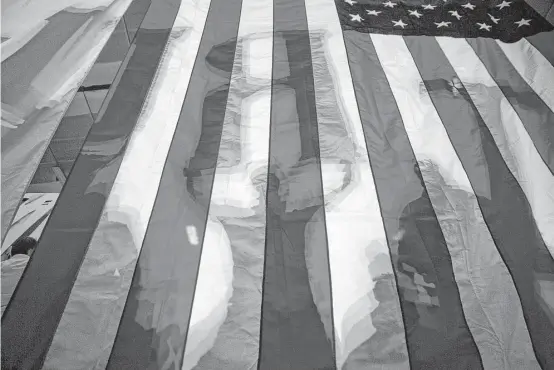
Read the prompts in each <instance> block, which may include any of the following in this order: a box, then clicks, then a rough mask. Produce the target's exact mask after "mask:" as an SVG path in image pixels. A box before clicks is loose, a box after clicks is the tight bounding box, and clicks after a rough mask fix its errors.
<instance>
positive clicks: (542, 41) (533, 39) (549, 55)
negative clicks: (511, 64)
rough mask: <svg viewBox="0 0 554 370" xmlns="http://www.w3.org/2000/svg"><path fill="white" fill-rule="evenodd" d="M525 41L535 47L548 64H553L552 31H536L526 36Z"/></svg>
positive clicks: (553, 37) (553, 42) (553, 41)
mask: <svg viewBox="0 0 554 370" xmlns="http://www.w3.org/2000/svg"><path fill="white" fill-rule="evenodd" d="M541 1H542V0H541ZM553 4H554V3H553ZM553 6H554V5H553ZM527 41H529V42H530V43H531V44H532V45H533V46H534V47H535V48H537V50H538V51H540V52H541V54H542V55H544V57H545V58H546V59H547V60H548V61H549V62H550V64H552V65H554V31H550V32H541V33H537V34H536V35H533V36H529V37H527Z"/></svg>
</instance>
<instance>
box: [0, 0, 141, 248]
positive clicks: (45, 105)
mask: <svg viewBox="0 0 554 370" xmlns="http://www.w3.org/2000/svg"><path fill="white" fill-rule="evenodd" d="M130 3H131V0H101V1H94V2H87V1H79V0H67V1H56V2H52V3H48V4H45V3H44V2H41V1H23V2H20V1H16V2H14V1H9V2H6V4H3V6H4V10H3V12H2V22H3V26H2V119H1V125H2V126H1V140H2V142H1V143H2V150H1V153H2V178H1V181H2V197H1V202H2V213H1V214H2V220H1V229H0V239H1V241H2V242H4V239H5V238H6V235H7V230H8V229H9V227H10V225H11V223H12V221H13V219H14V217H15V213H16V210H17V208H18V206H19V205H20V201H21V198H23V196H24V194H25V191H26V189H27V187H28V186H29V184H30V183H31V180H32V178H33V176H34V174H35V172H36V171H37V167H38V166H39V163H40V162H41V159H42V158H43V156H44V154H45V152H46V150H47V147H48V144H49V142H50V141H51V140H52V137H53V135H54V133H55V132H56V129H57V128H58V127H59V124H60V121H62V117H64V115H65V117H68V116H69V114H68V111H71V107H70V105H72V104H71V103H72V102H73V103H74V104H75V105H76V106H78V103H79V102H78V100H80V99H79V97H78V96H77V98H76V95H75V93H76V92H77V89H78V88H79V85H80V84H81V83H83V80H84V79H85V77H86V75H87V72H89V70H90V68H91V66H92V65H93V64H94V62H95V60H96V59H97V58H98V56H99V54H100V52H101V51H102V48H103V47H104V46H105V45H106V43H107V41H108V40H109V38H110V35H111V34H112V32H113V31H114V29H115V27H116V25H117V23H118V21H119V19H120V18H121V17H122V16H123V14H124V13H125V11H126V9H127V8H128V7H129V4H130ZM80 103H81V104H82V103H83V102H82V101H81V102H80ZM81 129H82V128H81ZM85 132H86V129H85ZM66 151H68V149H66Z"/></svg>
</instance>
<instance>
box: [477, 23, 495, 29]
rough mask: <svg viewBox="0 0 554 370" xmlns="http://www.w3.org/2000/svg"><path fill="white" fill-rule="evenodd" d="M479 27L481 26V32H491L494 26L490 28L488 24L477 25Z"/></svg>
mask: <svg viewBox="0 0 554 370" xmlns="http://www.w3.org/2000/svg"><path fill="white" fill-rule="evenodd" d="M477 25H478V26H479V29H480V30H487V31H490V30H491V27H492V26H489V25H488V24H486V23H477Z"/></svg>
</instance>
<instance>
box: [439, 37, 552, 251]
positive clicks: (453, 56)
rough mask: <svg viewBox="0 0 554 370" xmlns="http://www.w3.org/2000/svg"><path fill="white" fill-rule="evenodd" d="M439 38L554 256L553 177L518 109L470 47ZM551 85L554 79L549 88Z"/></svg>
mask: <svg viewBox="0 0 554 370" xmlns="http://www.w3.org/2000/svg"><path fill="white" fill-rule="evenodd" d="M437 40H438V42H439V45H440V46H441V48H442V50H443V51H444V53H445V55H446V56H447V58H448V59H449V60H450V63H451V64H452V67H454V69H455V71H456V73H457V74H458V76H459V77H460V79H461V81H462V83H463V84H464V85H465V87H466V89H467V91H468V93H469V94H470V95H471V97H472V99H473V101H474V103H475V105H476V107H477V110H478V111H479V113H480V115H481V117H482V118H483V120H484V122H485V124H486V125H487V127H488V128H489V130H490V132H491V134H492V136H493V138H494V140H495V143H496V145H497V146H498V148H499V150H500V153H501V155H502V157H503V158H504V161H505V162H506V164H507V165H508V168H509V169H510V171H511V172H512V173H513V175H514V176H515V178H516V179H517V181H518V182H519V184H520V185H521V188H522V190H523V192H524V193H525V195H526V197H527V199H528V201H529V204H530V205H531V210H532V212H533V216H534V218H535V221H536V222H537V226H538V228H539V230H540V232H541V235H542V236H543V239H544V241H545V243H546V245H547V247H548V249H549V251H550V253H552V254H553V255H554V176H552V173H551V172H550V170H549V169H548V167H547V166H546V164H545V163H544V161H543V160H542V159H541V157H540V155H539V153H538V152H537V150H536V148H535V145H534V144H533V141H532V140H531V137H530V136H529V134H528V133H527V130H526V129H525V127H524V125H523V123H522V121H521V119H520V118H519V116H518V115H517V113H516V111H515V110H514V108H513V107H512V105H511V104H510V103H509V101H508V100H507V99H506V97H505V96H504V95H503V94H502V91H501V90H500V88H499V87H498V85H497V84H496V82H495V81H494V79H493V78H492V76H491V75H490V74H489V72H488V71H487V69H486V67H485V66H484V65H483V63H482V62H481V60H480V59H479V57H478V56H477V55H476V54H475V52H474V50H473V49H472V48H471V46H469V45H468V44H467V43H466V42H465V41H464V40H459V39H456V40H452V39H446V38H437ZM553 78H554V71H553ZM552 87H554V81H553V84H552V85H551V87H550V90H553V89H552ZM552 92H553V93H554V90H553V91H552Z"/></svg>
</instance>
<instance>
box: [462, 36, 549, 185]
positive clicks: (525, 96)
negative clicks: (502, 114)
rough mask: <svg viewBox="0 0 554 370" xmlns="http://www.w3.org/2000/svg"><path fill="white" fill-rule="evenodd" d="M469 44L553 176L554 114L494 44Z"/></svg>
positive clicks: (469, 41) (479, 42)
mask: <svg viewBox="0 0 554 370" xmlns="http://www.w3.org/2000/svg"><path fill="white" fill-rule="evenodd" d="M467 42H468V43H469V45H471V47H472V48H473V49H474V50H475V53H476V54H477V56H478V57H479V58H480V59H481V61H482V62H483V64H484V65H485V67H486V68H487V70H488V71H489V73H490V75H491V76H492V77H493V78H494V80H495V82H496V84H497V85H498V87H500V89H501V90H502V92H503V93H504V96H506V98H507V99H508V101H509V102H510V104H512V106H513V107H514V109H515V111H516V112H517V114H518V115H519V117H520V118H521V121H522V122H523V125H524V126H525V129H526V130H527V132H528V133H529V136H530V137H531V140H533V143H534V144H535V147H536V148H537V151H538V152H539V154H540V156H541V158H542V159H543V161H544V162H545V163H546V165H547V166H548V168H549V169H550V171H551V172H552V173H553V174H554V146H553V145H552V143H553V142H554V125H553V124H552V123H553V122H554V113H553V112H552V111H551V110H550V109H549V108H548V106H547V105H546V103H545V102H544V101H543V100H542V99H541V98H540V96H538V95H537V94H536V93H535V91H533V89H532V88H531V87H530V86H529V85H528V84H527V82H525V80H524V79H523V77H521V76H520V75H519V73H518V72H517V70H516V69H515V68H514V66H513V65H512V64H511V63H510V61H509V60H508V58H507V57H506V55H505V54H504V52H503V51H502V49H501V48H500V46H498V44H497V43H496V42H495V41H494V40H488V39H483V38H481V39H468V40H467Z"/></svg>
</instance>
